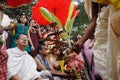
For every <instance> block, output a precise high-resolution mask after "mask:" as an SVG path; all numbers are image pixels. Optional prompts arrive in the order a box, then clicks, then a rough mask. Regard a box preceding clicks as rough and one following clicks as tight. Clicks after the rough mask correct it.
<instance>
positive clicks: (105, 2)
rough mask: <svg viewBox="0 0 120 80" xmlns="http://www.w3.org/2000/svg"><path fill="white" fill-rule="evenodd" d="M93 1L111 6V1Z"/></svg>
mask: <svg viewBox="0 0 120 80" xmlns="http://www.w3.org/2000/svg"><path fill="white" fill-rule="evenodd" d="M92 1H94V2H98V3H102V4H110V0H92Z"/></svg>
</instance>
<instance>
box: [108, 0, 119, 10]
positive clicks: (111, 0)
mask: <svg viewBox="0 0 120 80" xmlns="http://www.w3.org/2000/svg"><path fill="white" fill-rule="evenodd" d="M110 2H111V3H112V4H113V5H114V7H115V8H116V9H120V0H110Z"/></svg>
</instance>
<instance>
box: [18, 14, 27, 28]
mask: <svg viewBox="0 0 120 80" xmlns="http://www.w3.org/2000/svg"><path fill="white" fill-rule="evenodd" d="M23 15H25V17H26V19H27V15H26V14H25V13H22V14H20V15H19V19H18V23H21V21H20V18H21V16H23ZM27 20H28V19H27ZM25 26H28V23H27V22H26V23H25Z"/></svg>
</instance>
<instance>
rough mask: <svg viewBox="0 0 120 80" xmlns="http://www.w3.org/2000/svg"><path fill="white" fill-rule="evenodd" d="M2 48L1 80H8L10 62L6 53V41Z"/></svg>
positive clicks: (0, 57)
mask: <svg viewBox="0 0 120 80" xmlns="http://www.w3.org/2000/svg"><path fill="white" fill-rule="evenodd" d="M0 48H1V49H0V80H6V76H7V60H8V55H7V53H6V41H4V45H3V46H2V47H0Z"/></svg>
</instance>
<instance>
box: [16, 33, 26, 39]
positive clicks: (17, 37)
mask: <svg viewBox="0 0 120 80" xmlns="http://www.w3.org/2000/svg"><path fill="white" fill-rule="evenodd" d="M21 35H26V36H27V34H19V35H17V36H16V40H18V39H19V37H20V36H21Z"/></svg>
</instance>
